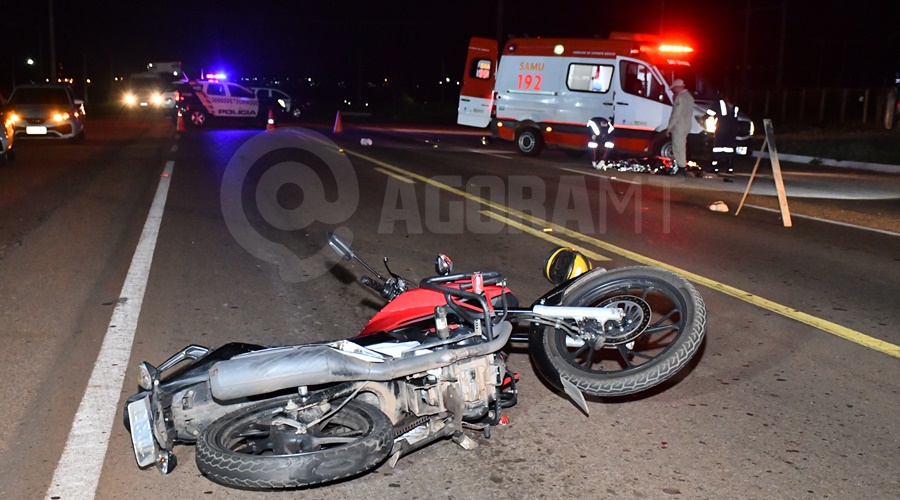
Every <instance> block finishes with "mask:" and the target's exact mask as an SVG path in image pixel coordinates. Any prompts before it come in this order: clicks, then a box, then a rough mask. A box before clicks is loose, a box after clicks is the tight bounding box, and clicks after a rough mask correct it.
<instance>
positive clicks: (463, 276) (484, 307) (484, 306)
mask: <svg viewBox="0 0 900 500" xmlns="http://www.w3.org/2000/svg"><path fill="white" fill-rule="evenodd" d="M474 274H475V273H459V274H448V275H445V276H433V277H431V278H425V279H423V280H422V281H421V282H420V283H419V286H420V287H421V288H427V289H429V290H434V291H437V292H441V293H443V294H444V298H445V299H447V307H449V308H450V309H451V310H452V311H453V312H454V313H455V314H456V315H457V316H459V317H460V318H462V319H464V320H467V321H469V322H471V323H473V324H474V323H475V321H476V320H478V319H482V320H483V323H484V330H485V331H484V333H485V338H487V339H488V341H491V340H495V337H494V328H493V327H494V324H493V323H492V322H491V317H492V316H494V315H493V314H492V313H491V308H490V307H489V306H488V303H487V299H485V296H484V293H474V292H467V291H465V290H463V288H464V287H465V284H460V287H459V288H454V287H449V286H445V285H444V283H452V282H454V281H470V282H471V280H472V277H473V276H474ZM481 275H482V279H483V284H484V285H494V284H497V283H499V282H500V281H502V279H503V276H502V275H501V274H500V273H499V272H498V271H486V272H483V273H481ZM500 296H501V300H502V304H503V311H504V312H503V314H502V315H501V316H500V317H499V319H498V320H497V322H498V323H499V322H500V321H503V320H504V319H505V318H506V297H505V295H504V294H500ZM451 297H461V298H464V299H469V300H474V301H477V302H478V304H479V306H480V307H481V313H480V314H475V313H474V312H473V311H471V310H469V311H466V310H465V308H463V307H460V306H459V305H458V304H456V302H454V301H453V299H452V298H451Z"/></svg>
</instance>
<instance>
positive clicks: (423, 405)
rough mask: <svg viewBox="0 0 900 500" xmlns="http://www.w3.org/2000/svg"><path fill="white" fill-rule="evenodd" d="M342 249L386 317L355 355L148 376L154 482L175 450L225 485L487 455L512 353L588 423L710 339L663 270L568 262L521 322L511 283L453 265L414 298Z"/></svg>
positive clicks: (268, 354)
mask: <svg viewBox="0 0 900 500" xmlns="http://www.w3.org/2000/svg"><path fill="white" fill-rule="evenodd" d="M329 244H330V245H331V247H332V248H333V249H334V250H335V251H336V252H338V254H339V255H340V256H341V257H342V258H343V259H345V260H351V259H352V260H355V261H356V262H358V263H360V264H361V265H362V266H364V267H365V268H366V269H367V270H368V271H369V272H370V273H371V274H372V275H373V276H374V277H370V276H363V277H362V278H361V280H360V281H361V282H362V283H363V284H364V285H366V286H368V287H370V288H372V289H373V290H375V291H377V292H378V293H379V294H380V295H381V296H382V297H383V298H385V299H386V300H387V301H388V302H387V304H386V305H385V306H384V308H383V309H381V310H380V311H379V312H378V313H377V314H375V316H374V317H373V318H372V319H371V320H370V321H369V322H368V323H367V325H366V326H365V327H364V328H363V330H362V331H361V332H360V333H359V334H358V335H357V336H356V337H354V338H351V339H348V340H339V341H335V342H327V343H313V344H300V345H290V346H279V347H263V346H258V345H252V344H241V343H230V344H226V345H223V346H221V347H218V348H216V349H209V348H206V347H202V346H198V345H190V346H187V347H185V348H184V349H182V350H181V351H179V352H178V353H177V354H175V355H174V356H172V357H170V358H169V359H168V360H166V361H165V362H163V363H162V364H161V365H159V366H158V367H154V366H152V365H151V364H149V363H147V362H143V363H141V364H140V367H139V368H140V370H139V371H140V379H139V385H140V387H141V391H140V392H138V393H137V394H135V395H133V396H131V397H130V398H128V401H127V403H126V408H125V412H124V419H125V425H126V427H127V428H128V429H129V431H130V433H131V438H132V444H133V446H134V453H135V457H136V459H137V463H138V465H139V466H140V467H142V468H144V467H149V466H151V465H153V464H156V467H157V468H158V469H159V470H160V471H161V472H163V473H167V472H169V471H171V470H172V467H173V466H174V464H175V456H174V454H173V448H174V446H175V444H176V443H184V444H191V443H194V444H196V463H197V467H198V469H199V470H200V471H201V472H202V473H203V474H205V475H206V476H207V477H208V478H210V479H212V480H213V481H216V482H218V483H221V484H224V485H228V486H233V487H239V488H249V489H275V488H294V487H300V486H307V485H313V484H319V483H326V482H331V481H335V480H338V479H342V478H346V477H351V476H354V475H358V474H360V473H363V472H365V471H367V470H369V469H372V468H373V467H375V466H377V465H378V464H380V463H382V462H384V461H385V460H387V461H388V463H389V464H390V465H391V466H393V465H395V464H396V462H397V460H398V459H399V458H400V457H402V456H404V455H406V454H408V453H410V452H412V451H414V450H416V449H419V448H421V447H423V446H425V445H426V444H429V443H432V442H434V441H436V440H439V439H444V438H450V439H452V440H453V441H455V442H457V443H458V444H460V445H461V446H463V447H464V448H467V449H470V448H473V447H474V446H475V445H476V442H475V441H474V440H473V439H472V438H471V437H470V435H469V434H467V433H466V431H467V430H468V431H475V432H482V433H484V435H485V436H487V437H490V431H491V428H492V426H495V425H498V424H499V423H501V422H502V421H503V419H504V416H503V415H501V410H502V409H503V408H505V407H508V406H512V405H513V404H515V403H516V399H517V392H516V391H517V389H516V376H515V375H513V374H512V373H511V372H510V371H509V370H508V368H507V366H506V355H505V354H504V353H503V351H502V349H503V348H504V346H506V345H507V343H508V342H510V340H518V341H527V342H528V346H529V353H530V355H531V357H532V359H533V361H534V364H535V366H536V367H537V368H538V370H539V372H540V373H541V375H542V376H543V377H544V378H546V380H547V381H548V382H550V383H551V384H552V385H554V386H556V387H557V388H559V389H561V390H563V391H564V392H565V393H566V394H567V395H568V396H569V397H570V398H572V400H573V401H574V402H575V403H576V404H577V405H578V406H579V407H580V408H581V409H582V410H583V411H584V412H585V413H587V412H588V406H587V403H586V402H585V399H584V395H585V394H586V395H591V396H601V397H606V396H622V395H627V394H632V393H636V392H639V391H643V390H646V389H648V388H650V387H653V386H656V385H658V384H660V383H662V382H663V381H665V380H667V379H669V378H670V377H672V376H673V375H674V374H675V373H676V372H678V371H679V370H681V369H682V368H683V367H684V366H685V365H686V364H687V363H688V362H689V361H690V359H691V358H692V357H693V356H694V354H696V352H697V350H698V348H699V346H700V344H701V341H702V339H703V336H704V334H705V328H706V310H705V307H704V304H703V300H702V298H701V297H700V295H699V294H698V293H697V291H696V290H695V289H694V287H693V286H692V285H691V284H690V283H689V282H687V281H686V280H684V279H683V278H681V277H679V276H677V275H675V274H673V273H670V272H668V271H665V270H663V269H658V268H652V267H628V268H622V269H617V270H611V271H607V270H605V269H601V268H596V269H592V266H591V265H590V263H589V262H588V261H587V260H586V259H585V258H584V257H583V256H582V255H581V254H580V253H578V252H577V251H574V250H572V249H566V248H559V249H557V250H555V251H554V252H553V253H552V254H551V256H550V257H548V259H547V262H546V263H545V266H544V274H545V276H546V277H548V279H550V280H551V281H553V282H554V284H556V287H555V288H553V289H552V290H551V291H549V292H547V293H546V294H544V295H543V296H542V297H541V298H539V299H538V300H537V301H535V302H534V304H533V305H532V306H531V307H529V308H520V307H519V305H518V300H517V298H516V296H515V295H514V294H513V292H512V291H511V290H510V289H509V288H508V287H507V284H506V280H505V279H504V277H503V276H502V275H501V274H500V273H499V272H467V273H456V274H454V273H453V272H452V264H451V261H450V259H449V258H448V257H446V256H444V255H439V256H438V258H437V261H436V265H435V267H436V271H437V275H436V276H434V277H431V278H427V279H424V280H422V281H421V282H420V283H418V284H415V283H412V282H410V281H409V280H407V279H404V278H402V277H401V276H398V275H396V274H394V273H392V272H391V271H390V268H388V276H386V277H385V276H381V275H380V274H379V273H377V272H376V271H375V270H374V269H373V268H372V267H371V266H369V265H368V264H367V263H365V262H364V261H363V260H362V259H361V258H359V257H358V256H357V254H356V253H355V252H354V250H353V249H352V248H350V246H349V245H348V244H347V243H346V242H344V241H343V240H342V239H341V238H339V237H337V236H335V235H330V236H329ZM384 263H385V267H387V263H388V261H387V258H385V259H384ZM513 323H515V324H516V325H518V326H519V327H523V328H524V331H519V333H515V334H514V333H513V330H514V328H513ZM520 330H522V328H520ZM184 361H189V363H182V362H184Z"/></svg>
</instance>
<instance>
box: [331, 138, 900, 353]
mask: <svg viewBox="0 0 900 500" xmlns="http://www.w3.org/2000/svg"><path fill="white" fill-rule="evenodd" d="M345 152H346V153H347V154H350V155H353V156H356V157H359V158H362V159H364V160H367V161H370V162H372V163H375V164H376V165H381V166H383V167H385V168H387V169H390V170H392V171H394V172H397V173H399V174H401V175H405V176H408V177H411V178H413V179H416V180H419V181H421V182H424V183H426V184H430V185H432V186H435V187H437V188H439V189H441V190H443V191H446V192H448V193H452V194H455V195H457V196H461V197H463V198H466V199H469V200H472V201H475V202H478V203H481V204H482V205H484V206H486V207H489V208H493V209H495V210H497V211H499V212H504V213H507V214H509V215H512V216H514V217H517V218H519V219H522V220H524V221H527V222H530V223H532V224H536V225H539V226H541V227H550V228H551V229H552V230H553V232H555V233H559V234H564V235H566V236H569V237H571V238H574V239H576V240H579V241H581V242H583V243H588V244H590V245H594V246H596V247H598V248H601V249H603V250H606V251H607V252H610V253H613V254H616V255H619V256H621V257H624V258H626V259H629V260H633V261H635V262H637V263H639V264H643V265H647V266H657V267H661V268H664V269H668V270H669V271H672V272H674V273H677V274H680V275H681V276H683V277H684V278H686V279H688V280H690V281H693V282H694V283H698V284H700V285H703V286H705V287H708V288H711V289H713V290H717V291H719V292H722V293H724V294H726V295H730V296H732V297H734V298H736V299H740V300H743V301H744V302H747V303H749V304H752V305H755V306H757V307H761V308H763V309H766V310H769V311H772V312H774V313H777V314H780V315H782V316H785V317H787V318H790V319H793V320H795V321H799V322H801V323H804V324H807V325H809V326H812V327H814V328H818V329H819V330H822V331H823V332H826V333H830V334H832V335H835V336H837V337H840V338H842V339H845V340H849V341H850V342H854V343H856V344H859V345H861V346H864V347H868V348H869V349H873V350H876V351H878V352H882V353H884V354H887V355H889V356H893V357H895V358H900V346H898V345H896V344H891V343H890V342H886V341H884V340H881V339H877V338H875V337H872V336H870V335H866V334H864V333H861V332H857V331H856V330H852V329H850V328H847V327H845V326H841V325H838V324H837V323H832V322H830V321H828V320H825V319H822V318H818V317H816V316H813V315H811V314H807V313H805V312H802V311H798V310H796V309H794V308H792V307H788V306H785V305H782V304H778V303H777V302H773V301H771V300H768V299H764V298H762V297H760V296H758V295H754V294H752V293H750V292H746V291H744V290H741V289H739V288H735V287H733V286H730V285H726V284H724V283H720V282H718V281H715V280H713V279H710V278H706V277H704V276H700V275H699V274H695V273H692V272H690V271H686V270H684V269H681V268H678V267H675V266H672V265H669V264H666V263H665V262H661V261H658V260H656V259H651V258H650V257H645V256H643V255H641V254H639V253H636V252H632V251H631V250H626V249H624V248H621V247H617V246H615V245H612V244H609V243H606V242H605V241H602V240H599V239H597V238H593V237H591V236H587V235H584V234H581V233H579V232H577V231H572V230H570V229H567V228H565V227H563V226H560V225H557V224H553V223H551V222H549V221H546V220H543V219H539V218H537V217H533V216H531V215H528V214H526V213H523V212H519V211H518V210H515V209H512V208H509V207H507V206H505V205H501V204H499V203H494V202H492V201H490V200H486V199H484V198H481V197H479V196H475V195H473V194H470V193H467V192H465V191H462V190H460V189H457V188H454V187H451V186H448V185H446V184H443V183H441V182H437V181H434V180H432V179H429V178H427V177H425V176H422V175H419V174H416V173H414V172H409V171H407V170H404V169H402V168H400V167H396V166H394V165H391V164H389V163H385V162H383V161H381V160H377V159H375V158H372V157H370V156H367V155H363V154H360V153H357V152H355V151H349V150H347V151H345ZM526 227H527V226H526ZM518 229H522V228H521V227H519V228H518ZM529 234H533V233H529ZM541 234H542V235H543V234H544V233H541ZM548 241H549V240H548ZM560 241H562V240H560ZM566 246H569V245H566Z"/></svg>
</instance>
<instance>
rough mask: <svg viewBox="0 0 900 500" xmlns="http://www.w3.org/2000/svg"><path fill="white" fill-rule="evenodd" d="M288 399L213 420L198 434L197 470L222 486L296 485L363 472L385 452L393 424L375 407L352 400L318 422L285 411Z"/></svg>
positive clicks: (387, 449)
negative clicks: (301, 427)
mask: <svg viewBox="0 0 900 500" xmlns="http://www.w3.org/2000/svg"><path fill="white" fill-rule="evenodd" d="M290 399H291V398H284V397H283V398H277V399H273V400H269V401H264V402H262V403H259V404H257V405H254V406H250V407H246V408H242V409H241V410H238V411H237V412H234V413H232V414H230V415H226V416H225V417H222V418H221V419H219V420H217V421H215V422H213V423H212V424H211V425H210V426H209V427H207V428H206V429H205V430H204V431H203V434H201V436H200V439H198V440H197V467H198V468H199V469H200V471H201V472H202V473H204V474H205V475H206V476H207V477H209V478H210V479H212V480H213V481H216V482H218V483H221V484H224V485H226V486H234V487H238V488H245V489H277V488H295V487H300V486H307V485H312V484H318V483H325V482H331V481H335V480H338V479H341V478H345V477H349V476H353V475H356V474H359V473H362V472H365V471H366V470H369V469H371V468H372V467H374V466H375V465H377V464H378V463H380V462H381V461H382V460H384V459H385V458H386V457H387V456H388V454H389V453H390V451H391V447H392V445H393V424H392V423H391V421H390V419H388V417H387V416H386V415H385V414H384V413H382V412H381V410H379V409H378V408H375V407H374V406H372V405H369V404H367V403H363V402H360V401H355V400H353V401H349V402H347V404H346V405H344V406H342V407H341V408H340V409H339V410H338V411H336V412H335V413H334V414H333V415H330V416H328V417H327V418H325V419H322V420H321V421H319V422H303V421H297V420H295V419H296V418H297V416H296V415H295V414H293V413H291V412H289V411H285V409H284V407H285V405H286V404H287V403H288V401H289V400H290ZM338 405H339V403H335V407H337V406H338ZM301 424H302V426H303V427H305V428H304V429H303V430H298V428H297V427H298V426H300V425H301Z"/></svg>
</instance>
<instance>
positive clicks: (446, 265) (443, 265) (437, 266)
mask: <svg viewBox="0 0 900 500" xmlns="http://www.w3.org/2000/svg"><path fill="white" fill-rule="evenodd" d="M434 270H435V271H436V272H437V274H438V276H447V275H448V274H450V272H451V271H453V261H452V260H450V257H447V256H446V255H444V254H442V253H439V254H438V256H437V259H435V260H434Z"/></svg>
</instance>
